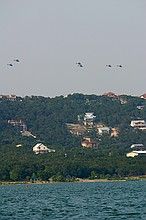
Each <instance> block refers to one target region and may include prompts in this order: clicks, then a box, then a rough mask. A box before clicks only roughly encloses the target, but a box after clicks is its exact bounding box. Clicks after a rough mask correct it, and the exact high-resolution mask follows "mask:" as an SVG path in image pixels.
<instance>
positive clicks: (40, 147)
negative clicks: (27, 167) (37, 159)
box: [33, 143, 55, 154]
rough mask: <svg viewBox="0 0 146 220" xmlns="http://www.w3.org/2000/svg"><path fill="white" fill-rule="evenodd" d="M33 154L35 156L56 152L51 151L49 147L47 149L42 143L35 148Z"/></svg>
mask: <svg viewBox="0 0 146 220" xmlns="http://www.w3.org/2000/svg"><path fill="white" fill-rule="evenodd" d="M33 152H34V153H35V154H43V153H51V152H55V150H54V149H49V148H48V147H46V146H45V145H44V144H42V143H38V144H36V145H35V146H34V147H33Z"/></svg>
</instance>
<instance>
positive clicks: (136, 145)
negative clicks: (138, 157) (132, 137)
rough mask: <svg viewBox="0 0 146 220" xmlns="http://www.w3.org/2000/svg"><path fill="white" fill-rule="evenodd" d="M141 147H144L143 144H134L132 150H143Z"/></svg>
mask: <svg viewBox="0 0 146 220" xmlns="http://www.w3.org/2000/svg"><path fill="white" fill-rule="evenodd" d="M141 147H143V144H132V145H131V146H130V148H141Z"/></svg>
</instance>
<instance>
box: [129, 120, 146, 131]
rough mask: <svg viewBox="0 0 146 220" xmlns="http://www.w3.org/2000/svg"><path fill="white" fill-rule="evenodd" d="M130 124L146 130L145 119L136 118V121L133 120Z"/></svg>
mask: <svg viewBox="0 0 146 220" xmlns="http://www.w3.org/2000/svg"><path fill="white" fill-rule="evenodd" d="M130 126H131V127H133V128H138V129H140V130H145V129H146V122H145V120H135V121H131V123H130Z"/></svg>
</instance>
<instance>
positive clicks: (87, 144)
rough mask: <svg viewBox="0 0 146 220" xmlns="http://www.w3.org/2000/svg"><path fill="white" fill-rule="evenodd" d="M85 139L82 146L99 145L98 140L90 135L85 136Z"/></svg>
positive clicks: (95, 146)
mask: <svg viewBox="0 0 146 220" xmlns="http://www.w3.org/2000/svg"><path fill="white" fill-rule="evenodd" d="M84 139H85V140H84V141H82V142H81V145H82V147H87V148H97V147H98V145H99V143H98V142H97V141H94V140H92V139H91V138H89V137H85V138H84Z"/></svg>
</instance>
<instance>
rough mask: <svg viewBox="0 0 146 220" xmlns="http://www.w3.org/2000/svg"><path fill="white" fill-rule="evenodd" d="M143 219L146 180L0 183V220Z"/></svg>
mask: <svg viewBox="0 0 146 220" xmlns="http://www.w3.org/2000/svg"><path fill="white" fill-rule="evenodd" d="M10 219H12V220H14V219H20V220H27V219H30V220H38V219H39V220H48V219H50V220H53V219H64V220H80V219H83V220H86V219H89V220H90V219H91V220H92V219H96V220H97V219H100V220H107V219H111V220H113V219H116V220H121V219H126V220H127V219H131V220H138V219H143V220H146V181H126V182H103V183H101V182H96V183H55V184H30V185H29V187H28V188H26V186H25V185H24V184H22V185H5V186H0V220H10Z"/></svg>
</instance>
